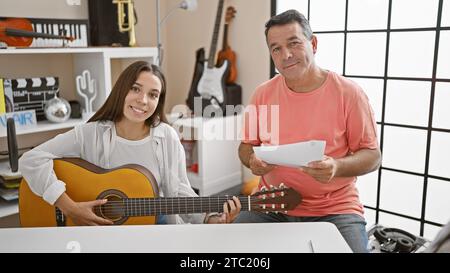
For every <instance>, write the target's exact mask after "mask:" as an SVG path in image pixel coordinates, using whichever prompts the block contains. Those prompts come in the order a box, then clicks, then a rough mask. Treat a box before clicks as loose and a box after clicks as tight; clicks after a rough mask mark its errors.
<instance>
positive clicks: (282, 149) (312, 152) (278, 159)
mask: <svg viewBox="0 0 450 273" xmlns="http://www.w3.org/2000/svg"><path fill="white" fill-rule="evenodd" d="M325 145H326V142H325V141H324V140H310V141H305V142H298V143H293V144H285V145H277V146H259V147H253V150H254V151H255V154H256V157H258V158H260V159H262V160H263V161H265V162H267V163H270V164H276V165H281V166H287V167H300V166H306V165H307V164H308V163H309V162H311V161H316V160H322V159H323V155H324V152H325Z"/></svg>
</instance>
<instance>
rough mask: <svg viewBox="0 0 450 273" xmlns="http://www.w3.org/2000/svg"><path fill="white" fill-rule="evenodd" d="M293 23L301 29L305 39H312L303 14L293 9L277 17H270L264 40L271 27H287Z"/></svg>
mask: <svg viewBox="0 0 450 273" xmlns="http://www.w3.org/2000/svg"><path fill="white" fill-rule="evenodd" d="M294 22H297V23H299V24H300V26H301V27H302V28H303V35H305V37H306V39H308V40H311V39H312V37H313V32H312V30H311V26H310V25H309V22H308V19H306V17H305V16H304V15H303V14H301V13H300V12H298V11H296V10H295V9H290V10H287V11H285V12H283V13H280V14H278V15H275V16H272V18H270V20H269V21H267V23H266V30H265V34H266V39H267V33H268V32H269V29H270V28H271V27H273V26H281V25H287V24H290V23H294Z"/></svg>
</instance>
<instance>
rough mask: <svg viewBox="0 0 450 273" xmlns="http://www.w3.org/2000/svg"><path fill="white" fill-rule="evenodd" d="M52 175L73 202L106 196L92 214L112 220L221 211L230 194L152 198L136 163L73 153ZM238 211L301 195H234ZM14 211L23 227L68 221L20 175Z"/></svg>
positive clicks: (279, 206)
mask: <svg viewBox="0 0 450 273" xmlns="http://www.w3.org/2000/svg"><path fill="white" fill-rule="evenodd" d="M53 163H54V167H53V169H54V171H55V174H56V176H57V177H58V179H60V180H61V181H64V182H65V183H66V193H67V194H68V195H69V196H70V197H71V198H72V199H73V200H74V201H76V202H85V201H92V200H96V199H108V202H107V203H105V204H104V205H101V206H97V207H95V208H94V213H95V214H97V215H98V216H100V217H103V218H106V219H109V220H111V221H113V222H114V224H116V225H121V224H125V225H146V224H155V223H156V221H157V217H158V215H170V214H186V213H205V212H223V204H224V202H225V201H226V200H229V199H231V197H230V196H211V197H158V192H159V191H158V187H157V183H156V181H155V178H154V177H153V175H152V174H151V172H150V171H148V170H147V169H145V168H143V167H142V166H139V165H125V166H122V167H119V168H115V169H111V170H106V169H102V168H100V167H98V166H95V165H93V164H91V163H89V162H87V161H84V160H82V159H79V158H62V159H55V160H53ZM238 198H239V200H240V201H241V204H242V210H243V211H250V210H252V211H279V212H283V211H287V210H291V209H294V208H295V207H296V206H297V205H298V204H299V203H300V201H301V196H300V194H298V193H297V192H296V191H294V190H293V189H291V188H285V187H279V188H272V189H270V190H266V191H261V192H258V193H256V194H253V195H251V196H239V197H238ZM19 216H20V222H21V225H22V226H23V227H51V226H66V225H69V226H72V225H74V223H73V222H72V221H71V220H70V218H66V217H65V216H64V215H63V214H62V213H61V211H60V210H59V209H58V208H56V207H54V206H51V205H49V204H48V203H47V202H45V201H44V200H43V199H42V198H41V197H39V196H37V195H35V194H34V193H33V192H32V191H31V190H30V188H29V187H28V184H27V182H26V181H25V180H22V182H21V185H20V189H19Z"/></svg>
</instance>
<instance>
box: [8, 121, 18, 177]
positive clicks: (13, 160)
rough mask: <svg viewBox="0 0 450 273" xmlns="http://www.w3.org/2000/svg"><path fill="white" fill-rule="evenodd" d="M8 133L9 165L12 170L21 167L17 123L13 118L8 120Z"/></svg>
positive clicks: (15, 170) (14, 170)
mask: <svg viewBox="0 0 450 273" xmlns="http://www.w3.org/2000/svg"><path fill="white" fill-rule="evenodd" d="M6 135H7V139H8V155H9V165H10V167H11V171H12V172H17V170H18V169H19V149H18V148H17V137H16V125H15V123H14V119H13V118H8V119H7V121H6Z"/></svg>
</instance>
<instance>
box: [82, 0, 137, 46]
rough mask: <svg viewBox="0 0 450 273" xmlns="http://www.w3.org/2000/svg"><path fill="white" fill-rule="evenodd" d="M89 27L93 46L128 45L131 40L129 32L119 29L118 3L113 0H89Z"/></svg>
mask: <svg viewBox="0 0 450 273" xmlns="http://www.w3.org/2000/svg"><path fill="white" fill-rule="evenodd" d="M125 12H126V11H125ZM126 14H127V13H126ZM126 16H127V17H128V15H126ZM89 28H90V32H91V33H90V34H91V45H93V46H128V44H129V42H130V38H129V34H128V32H124V33H122V32H120V31H119V25H118V19H117V4H113V2H112V0H89Z"/></svg>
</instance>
